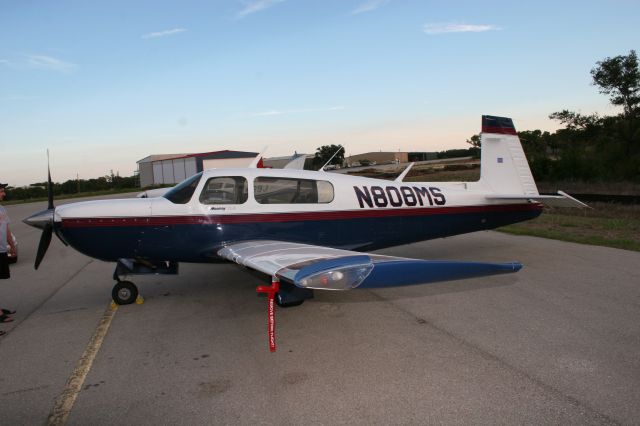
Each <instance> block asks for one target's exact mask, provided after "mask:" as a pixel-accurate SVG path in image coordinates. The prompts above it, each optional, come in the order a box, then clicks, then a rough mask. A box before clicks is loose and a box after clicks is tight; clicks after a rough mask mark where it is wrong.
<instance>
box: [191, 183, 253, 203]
mask: <svg viewBox="0 0 640 426" xmlns="http://www.w3.org/2000/svg"><path fill="white" fill-rule="evenodd" d="M248 186H249V185H247V179H245V178H244V177H242V176H218V177H213V178H210V179H209V180H208V181H207V183H205V184H204V187H203V188H202V192H201V193H200V202H201V203H202V204H209V205H211V204H242V203H244V202H245V201H247V198H248Z"/></svg>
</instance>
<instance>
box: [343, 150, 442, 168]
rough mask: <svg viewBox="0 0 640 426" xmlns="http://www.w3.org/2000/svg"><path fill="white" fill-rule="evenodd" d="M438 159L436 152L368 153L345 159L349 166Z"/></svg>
mask: <svg viewBox="0 0 640 426" xmlns="http://www.w3.org/2000/svg"><path fill="white" fill-rule="evenodd" d="M437 158H438V154H437V153H436V152H384V151H380V152H366V153H364V154H357V155H351V156H349V157H346V158H345V162H346V163H347V166H352V165H353V164H360V162H361V161H363V160H369V162H375V163H376V164H391V163H408V162H413V161H428V160H435V159H437Z"/></svg>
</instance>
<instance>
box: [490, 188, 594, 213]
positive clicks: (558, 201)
mask: <svg viewBox="0 0 640 426" xmlns="http://www.w3.org/2000/svg"><path fill="white" fill-rule="evenodd" d="M486 198H487V199H488V200H511V201H518V200H531V201H537V202H539V203H544V204H546V205H548V206H551V207H577V208H580V209H583V208H589V206H588V205H586V204H585V203H583V202H582V201H580V200H577V199H575V198H573V197H572V196H571V195H569V194H567V193H566V192H563V191H558V195H523V194H519V195H487V197H486Z"/></svg>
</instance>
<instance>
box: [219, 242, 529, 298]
mask: <svg viewBox="0 0 640 426" xmlns="http://www.w3.org/2000/svg"><path fill="white" fill-rule="evenodd" d="M218 255H219V256H221V257H223V258H225V259H228V260H230V261H233V262H236V263H238V264H239V265H242V266H246V267H248V268H251V269H255V270H258V271H260V272H262V273H265V274H268V275H271V276H275V277H278V278H280V279H283V280H286V281H288V282H290V283H292V284H294V285H295V286H297V287H300V288H308V289H317V290H349V289H352V288H356V287H357V288H380V287H395V286H405V285H413V284H427V283H433V282H439V281H450V280H458V279H465V278H473V277H481V276H487V275H496V274H505V273H511V272H517V271H519V270H520V269H521V268H522V265H521V264H520V263H518V262H509V263H481V262H464V261H449V260H420V259H408V258H402V257H392V256H382V255H373V254H366V253H359V252H354V251H349V250H339V249H332V248H327V247H320V246H312V245H307V244H298V243H287V242H281V241H245V242H242V243H235V244H229V245H227V246H226V247H225V248H223V249H221V250H219V251H218Z"/></svg>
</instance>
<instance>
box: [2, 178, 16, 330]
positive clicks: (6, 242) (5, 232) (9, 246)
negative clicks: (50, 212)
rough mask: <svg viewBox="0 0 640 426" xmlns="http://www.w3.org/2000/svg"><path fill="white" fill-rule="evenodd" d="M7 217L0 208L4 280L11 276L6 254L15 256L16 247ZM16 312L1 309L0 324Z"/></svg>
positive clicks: (3, 185)
mask: <svg viewBox="0 0 640 426" xmlns="http://www.w3.org/2000/svg"><path fill="white" fill-rule="evenodd" d="M6 187H7V184H6V183H0V201H2V200H4V197H5V196H6V195H7V194H6V193H5V188H6ZM10 222H11V221H10V220H9V215H8V214H7V211H6V210H5V208H4V207H2V206H0V279H2V280H6V279H9V277H10V276H11V274H10V272H9V258H8V252H9V253H11V254H15V251H16V247H15V245H14V243H13V241H14V239H13V235H12V234H11V228H9V223H10ZM15 313H16V311H12V310H10V309H4V308H1V310H0V322H11V321H13V318H11V315H13V314H15ZM3 334H5V332H4V331H0V336H2V335H3Z"/></svg>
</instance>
